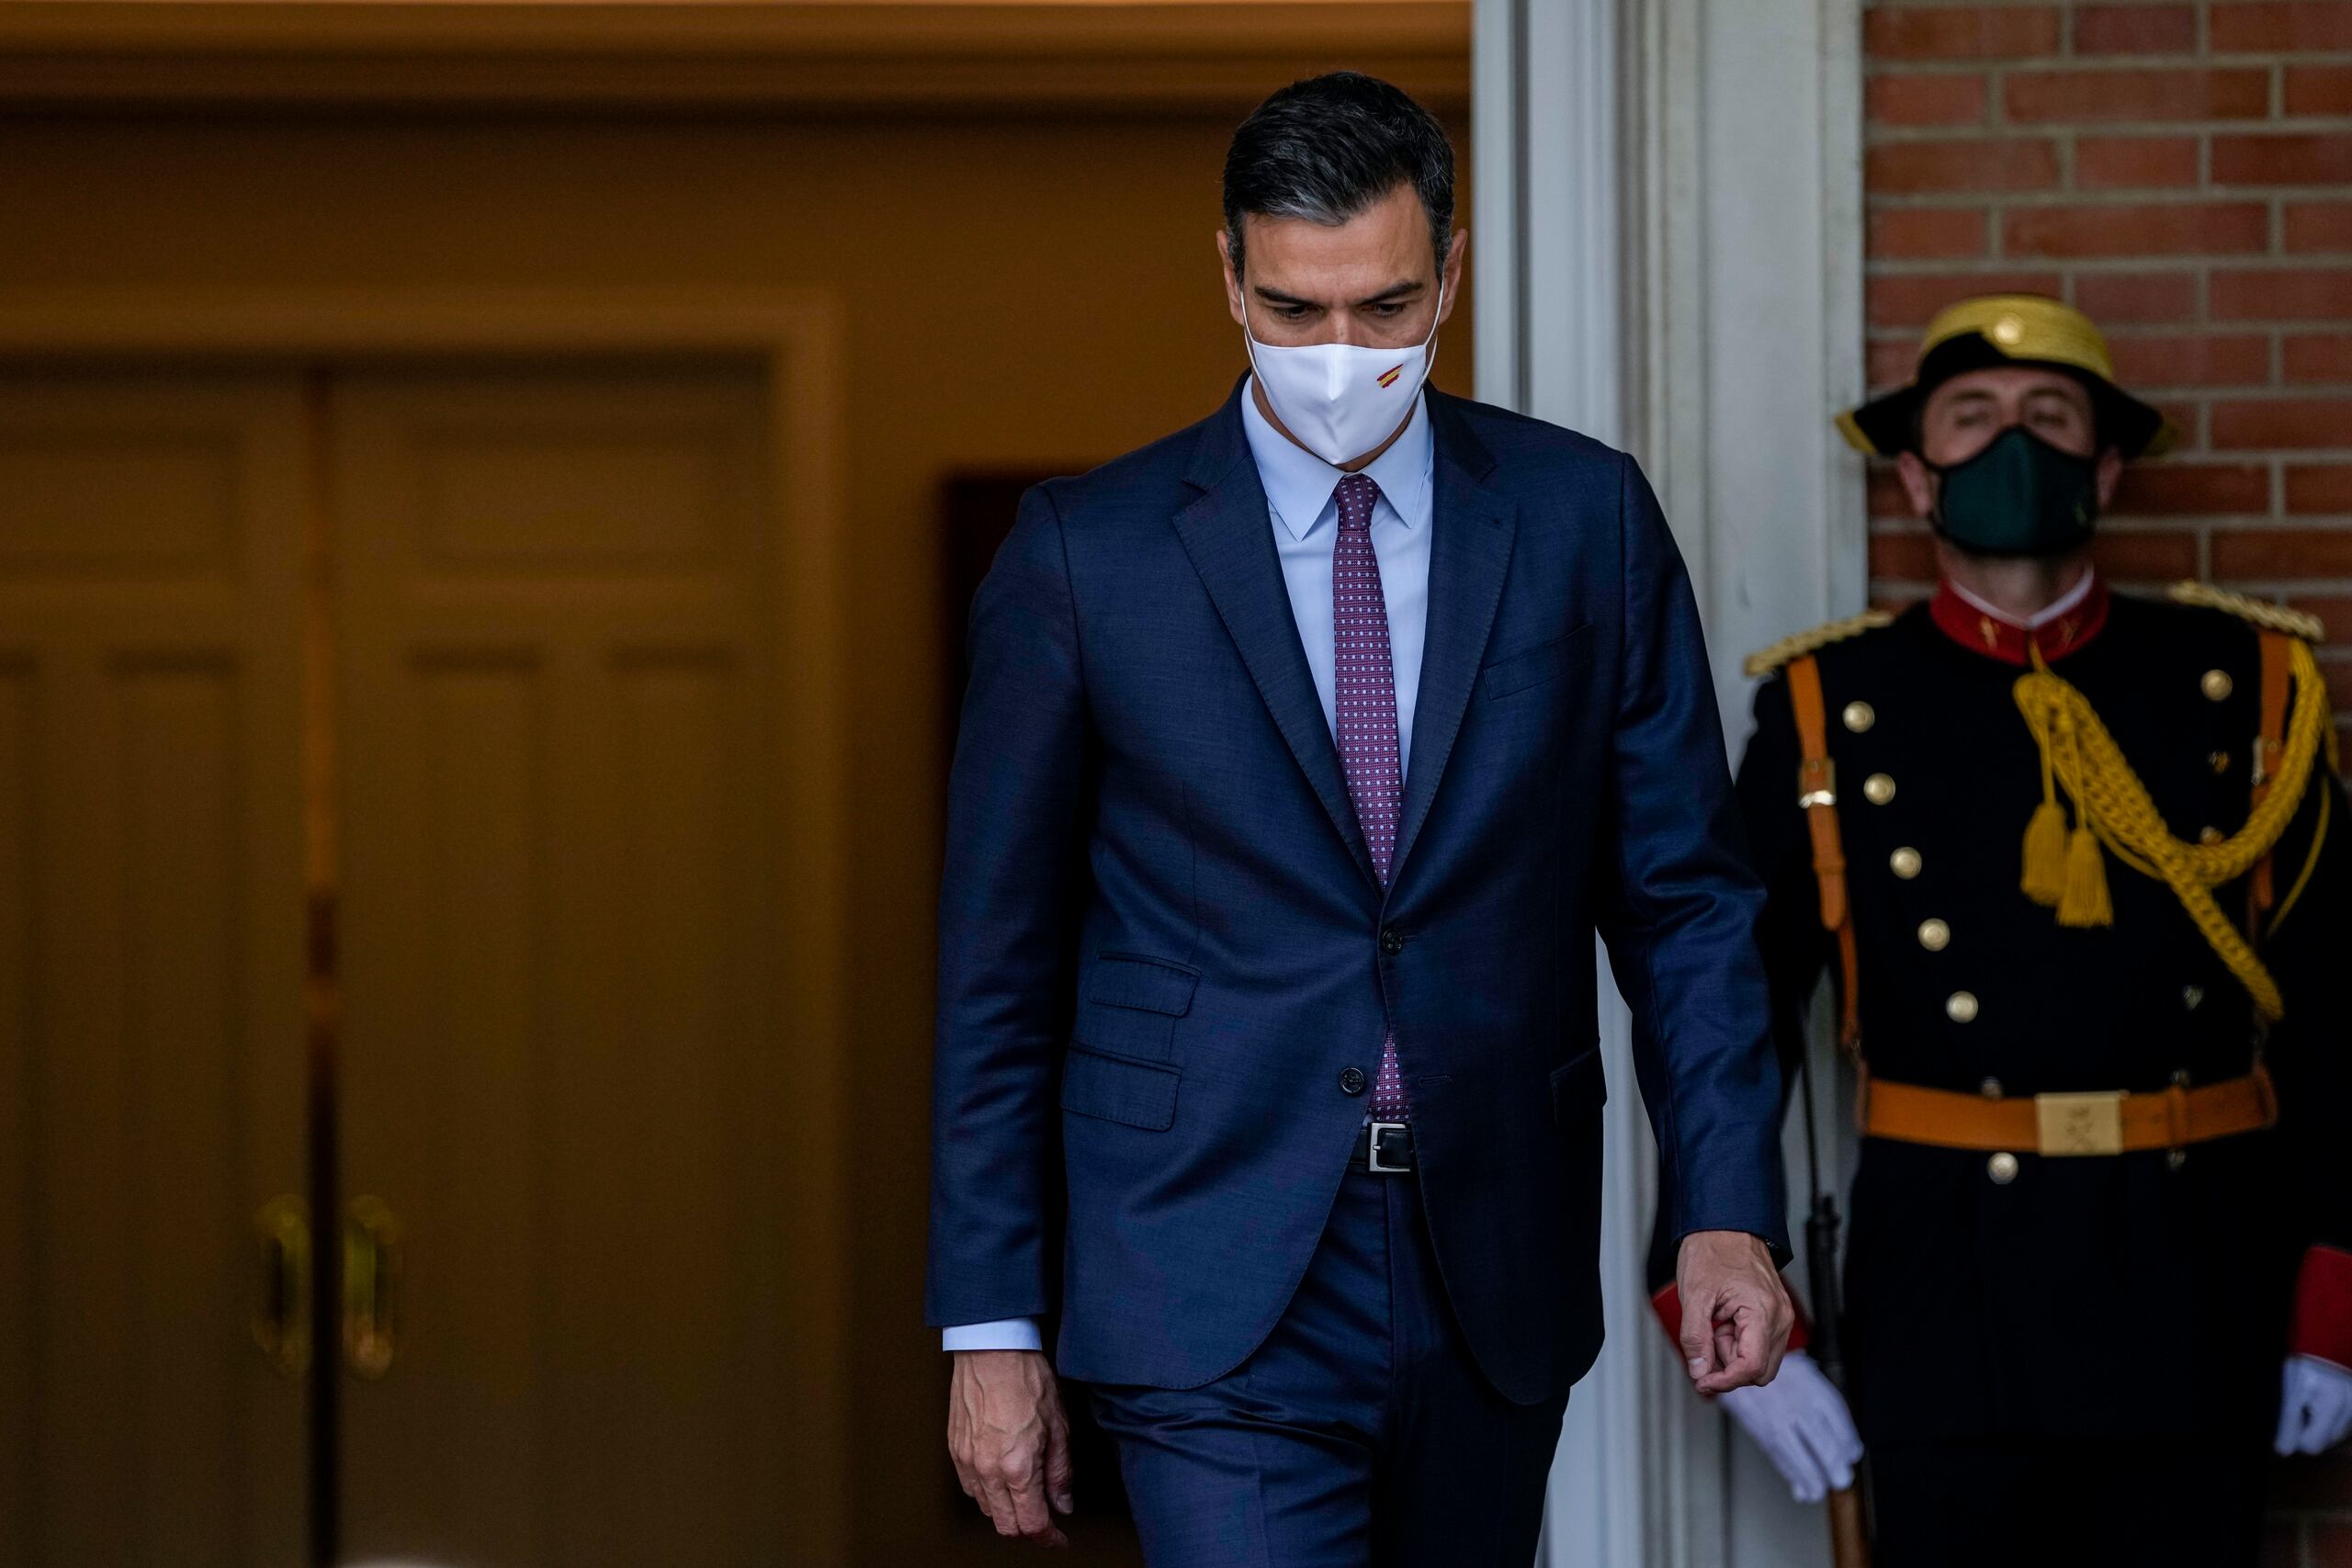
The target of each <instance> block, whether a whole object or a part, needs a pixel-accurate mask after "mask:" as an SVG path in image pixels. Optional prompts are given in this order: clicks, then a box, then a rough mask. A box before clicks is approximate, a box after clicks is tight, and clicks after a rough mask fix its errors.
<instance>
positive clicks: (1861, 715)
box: [1840, 703, 1878, 735]
mask: <svg viewBox="0 0 2352 1568" xmlns="http://www.w3.org/2000/svg"><path fill="white" fill-rule="evenodd" d="M1840 717H1842V718H1843V719H1845V721H1846V728H1849V729H1850V730H1852V731H1853V732H1854V733H1855V734H1857V735H1860V733H1861V732H1862V731H1863V730H1865V729H1868V728H1870V727H1871V725H1873V724H1876V723H1877V722H1878V710H1877V709H1876V708H1874V707H1872V706H1871V705H1870V704H1868V703H1848V704H1847V705H1846V711H1845V712H1844V713H1843V714H1841V715H1840Z"/></svg>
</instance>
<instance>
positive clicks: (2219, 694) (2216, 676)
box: [2197, 670, 2236, 703]
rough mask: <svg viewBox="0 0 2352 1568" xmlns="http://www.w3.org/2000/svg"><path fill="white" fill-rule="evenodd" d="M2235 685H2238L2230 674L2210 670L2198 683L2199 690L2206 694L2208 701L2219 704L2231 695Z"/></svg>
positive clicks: (2224, 671) (2223, 671)
mask: <svg viewBox="0 0 2352 1568" xmlns="http://www.w3.org/2000/svg"><path fill="white" fill-rule="evenodd" d="M2235 684H2236V683H2235V682H2233V681H2232V680H2231V679H2230V672H2229V671H2226V670H2208V671H2205V673H2204V676H2203V677H2202V678H2201V679H2200V680H2199V681H2198V682H2197V689H2198V690H2199V691H2200V692H2202V693H2204V694H2205V696H2206V700H2207V701H2209V702H2216V703H2218V702H2220V701H2221V700H2222V698H2223V697H2226V696H2228V695H2229V694H2230V693H2231V691H2232V689H2233V687H2234V685H2235Z"/></svg>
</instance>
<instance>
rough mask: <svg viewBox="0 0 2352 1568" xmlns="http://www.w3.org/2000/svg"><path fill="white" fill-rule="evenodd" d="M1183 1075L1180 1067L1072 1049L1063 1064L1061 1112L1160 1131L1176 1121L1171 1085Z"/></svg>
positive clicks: (1173, 1088) (1083, 1049)
mask: <svg viewBox="0 0 2352 1568" xmlns="http://www.w3.org/2000/svg"><path fill="white" fill-rule="evenodd" d="M1182 1076H1183V1074H1182V1070H1181V1069H1179V1068H1176V1067H1169V1066H1161V1065H1160V1064H1159V1063H1157V1062H1137V1061H1134V1060H1131V1059H1130V1058H1128V1057H1125V1056H1105V1055H1102V1054H1101V1053H1099V1052H1095V1051H1089V1050H1087V1049H1086V1048H1085V1047H1084V1046H1082V1045H1072V1046H1071V1047H1070V1050H1069V1057H1068V1059H1067V1060H1065V1061H1064V1062H1063V1063H1062V1109H1063V1110H1064V1111H1076V1112H1078V1114H1080V1116H1099V1117H1101V1118H1102V1119H1103V1121H1105V1122H1120V1123H1123V1124H1124V1125H1125V1126H1129V1127H1141V1128H1143V1129H1145V1130H1146V1131H1148V1132H1153V1133H1164V1132H1166V1131H1167V1130H1168V1129H1169V1128H1170V1127H1171V1126H1173V1125H1175V1122H1176V1081H1177V1079H1178V1078H1180V1077H1182Z"/></svg>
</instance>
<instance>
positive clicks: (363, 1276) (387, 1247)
mask: <svg viewBox="0 0 2352 1568" xmlns="http://www.w3.org/2000/svg"><path fill="white" fill-rule="evenodd" d="M400 1284H401V1224H400V1222H399V1221H398V1220H396V1219H394V1218H393V1217H392V1211H391V1210H390V1208H389V1207H387V1206H386V1205H385V1202H384V1201H383V1200H382V1199H381V1198H364V1197H363V1198H354V1199H353V1200H352V1201H351V1208H350V1212H349V1213H348V1215H347V1217H346V1218H345V1221H344V1227H343V1356H344V1359H345V1362H346V1363H347V1364H348V1365H349V1366H350V1368H351V1370H352V1371H355V1372H356V1373H358V1374H359V1375H360V1376H361V1377H363V1378H380V1377H382V1376H383V1375H384V1374H385V1373H386V1372H389V1371H391V1370H392V1350H393V1346H394V1344H395V1342H396V1340H397V1339H398V1337H399V1328H400Z"/></svg>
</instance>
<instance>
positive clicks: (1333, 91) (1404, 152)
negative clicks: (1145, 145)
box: [1225, 71, 1453, 277]
mask: <svg viewBox="0 0 2352 1568" xmlns="http://www.w3.org/2000/svg"><path fill="white" fill-rule="evenodd" d="M1400 185H1409V186H1412V187H1413V190H1414V193H1415V194H1416V195H1418V196H1419V197H1420V198H1421V206H1422V208H1423V209H1426V210H1427V211H1428V213H1429V217H1430V249H1431V250H1432V251H1433V252H1434V253H1435V254H1436V256H1437V263H1438V266H1439V267H1440V268H1441V269H1442V268H1443V267H1444V265H1445V254H1446V251H1447V249H1448V248H1449V247H1450V246H1451V245H1452V243H1453V144H1452V143H1450V142H1448V141H1446V139H1445V131H1444V130H1443V129H1442V127H1440V126H1439V124H1438V122H1437V121H1436V120H1435V119H1434V118H1431V117H1430V111H1429V110H1427V109H1425V108H1423V107H1421V106H1420V105H1419V104H1417V103H1415V102H1414V101H1413V100H1412V98H1411V97H1410V96H1408V95H1407V94H1406V93H1404V92H1403V91H1401V90H1400V89H1398V88H1396V87H1392V86H1390V85H1388V84H1387V83H1385V82H1383V81H1381V80H1380V79H1379V78H1378V77H1376V76H1367V75H1365V74H1364V73H1362V72H1361V71H1334V72H1332V73H1330V74H1329V75H1327V76H1310V77H1308V78H1307V79H1306V81H1304V82H1294V83H1292V84H1291V85H1289V86H1287V87H1284V88H1283V90H1282V91H1280V92H1278V93H1276V94H1275V95H1274V96H1272V97H1270V98H1268V99H1267V100H1266V101H1265V102H1264V103H1262V104H1260V105H1259V106H1258V107H1257V108H1256V109H1254V110H1253V111H1251V113H1250V118H1248V119H1245V120H1243V121H1242V122H1241V125H1240V129H1238V130H1236V131H1234V133H1233V145H1232V146H1231V147H1229V148H1227V150H1226V154H1225V233H1226V243H1227V246H1228V247H1229V248H1230V249H1231V251H1232V253H1233V272H1234V276H1237V277H1238V276H1241V261H1242V248H1241V220H1242V219H1243V218H1244V217H1245V216H1247V215H1249V214H1250V213H1256V214H1257V215H1258V216H1260V217H1261V218H1304V219H1306V220H1309V221H1311V222H1316V223H1328V224H1333V225H1337V224H1340V223H1345V222H1346V221H1348V220H1350V219H1351V218H1353V217H1355V216H1356V215H1357V214H1359V213H1361V212H1363V211H1364V210H1365V209H1367V208H1370V207H1372V206H1373V205H1374V203H1376V202H1378V201H1380V200H1381V199H1382V198H1383V197H1386V196H1387V195H1388V193H1389V192H1390V191H1393V190H1395V189H1396V188H1397V186H1400Z"/></svg>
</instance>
